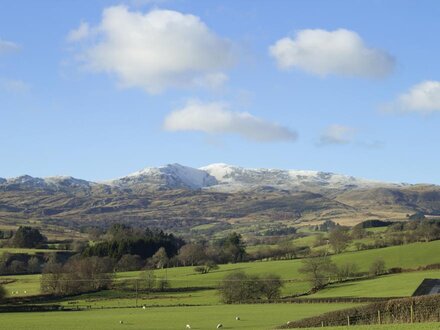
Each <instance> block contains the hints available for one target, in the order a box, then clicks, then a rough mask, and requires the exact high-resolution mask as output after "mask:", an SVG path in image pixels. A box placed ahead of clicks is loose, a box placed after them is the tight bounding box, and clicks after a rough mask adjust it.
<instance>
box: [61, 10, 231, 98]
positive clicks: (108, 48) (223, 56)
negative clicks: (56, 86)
mask: <svg viewBox="0 0 440 330" xmlns="http://www.w3.org/2000/svg"><path fill="white" fill-rule="evenodd" d="M90 29H92V30H93V31H94V33H92V34H90V33H89V32H90ZM87 37H90V38H88V39H89V40H87V41H88V42H87V43H86V44H87V46H85V48H84V49H82V50H79V55H80V56H79V57H80V58H81V61H82V63H83V64H84V65H85V67H86V68H88V69H89V70H91V71H95V72H103V73H109V74H112V75H114V76H116V78H117V79H118V82H119V85H120V86H122V87H140V88H143V89H144V90H146V91H147V92H149V93H158V92H161V91H163V90H165V89H168V88H176V87H177V88H188V87H194V86H203V87H215V86H218V85H221V84H222V83H224V82H225V81H226V80H227V75H226V73H225V70H226V69H228V68H229V67H230V66H231V65H233V63H234V60H235V56H234V54H233V45H232V43H231V42H230V41H229V40H227V39H224V38H221V37H219V36H217V35H216V34H215V33H214V32H213V31H211V30H210V29H209V28H208V26H207V25H206V24H205V23H204V22H203V21H202V20H201V19H200V18H199V17H197V16H194V15H188V14H183V13H180V12H177V11H172V10H159V9H156V10H152V11H150V12H147V13H142V12H139V11H130V10H129V9H128V8H127V7H124V6H115V7H109V8H106V9H105V10H104V11H103V15H102V21H101V22H100V24H99V25H98V26H96V27H90V26H89V25H88V23H86V22H83V23H82V24H81V25H80V27H79V28H78V29H76V30H73V31H71V33H70V34H69V36H68V39H70V40H72V41H75V40H83V39H87Z"/></svg>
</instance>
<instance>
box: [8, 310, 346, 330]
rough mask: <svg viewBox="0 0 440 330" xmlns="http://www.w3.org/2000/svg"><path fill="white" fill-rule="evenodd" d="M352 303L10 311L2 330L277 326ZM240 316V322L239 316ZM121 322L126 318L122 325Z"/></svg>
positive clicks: (247, 327)
mask: <svg viewBox="0 0 440 330" xmlns="http://www.w3.org/2000/svg"><path fill="white" fill-rule="evenodd" d="M352 306H353V305H351V304H258V305H219V306H198V307H155V308H146V309H141V308H137V309H134V308H121V309H104V310H90V311H79V312H47V313H8V314H2V316H1V328H2V329H15V330H19V329H23V330H24V329H33V330H39V329H41V330H50V329H57V330H58V329H63V330H70V329H72V330H73V329H81V330H83V329H161V330H162V329H164V330H165V329H173V330H176V329H185V325H186V324H190V325H191V328H192V329H215V328H216V325H217V324H218V323H222V324H223V326H224V329H253V330H259V329H261V330H263V329H273V328H274V327H276V326H278V325H280V324H284V323H286V322H287V321H289V320H290V321H294V320H299V319H302V318H305V317H310V316H314V315H318V314H321V313H325V312H328V311H333V310H338V309H343V308H349V307H352ZM236 316H239V317H240V321H236V320H235V317H236ZM119 321H123V324H120V323H119Z"/></svg>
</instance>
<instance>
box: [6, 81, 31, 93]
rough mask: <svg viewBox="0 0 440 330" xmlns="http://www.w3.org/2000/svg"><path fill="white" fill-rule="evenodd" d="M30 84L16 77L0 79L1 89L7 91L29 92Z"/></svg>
mask: <svg viewBox="0 0 440 330" xmlns="http://www.w3.org/2000/svg"><path fill="white" fill-rule="evenodd" d="M29 88H30V86H29V85H28V84H27V83H26V82H24V81H22V80H16V79H2V80H0V89H2V90H4V91H7V92H14V93H21V92H27V91H28V90H29Z"/></svg>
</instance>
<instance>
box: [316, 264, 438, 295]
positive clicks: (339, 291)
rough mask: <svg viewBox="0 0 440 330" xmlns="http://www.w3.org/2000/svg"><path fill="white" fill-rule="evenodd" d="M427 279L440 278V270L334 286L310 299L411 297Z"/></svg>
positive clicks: (382, 277) (381, 277)
mask: <svg viewBox="0 0 440 330" xmlns="http://www.w3.org/2000/svg"><path fill="white" fill-rule="evenodd" d="M425 278H440V270H435V271H422V272H411V273H401V274H393V275H385V276H380V277H377V278H373V279H368V280H362V281H355V282H347V283H338V284H332V285H329V286H328V287H326V288H325V289H323V290H320V291H319V292H317V293H315V294H313V295H311V296H308V297H314V298H328V297H403V296H410V295H412V294H413V292H414V291H415V289H416V288H417V287H418V286H419V284H420V283H421V282H422V280H423V279H425Z"/></svg>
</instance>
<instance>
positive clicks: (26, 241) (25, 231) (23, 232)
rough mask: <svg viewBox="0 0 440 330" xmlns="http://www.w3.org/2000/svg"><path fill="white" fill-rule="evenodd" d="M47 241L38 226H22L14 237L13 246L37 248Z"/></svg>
mask: <svg viewBox="0 0 440 330" xmlns="http://www.w3.org/2000/svg"><path fill="white" fill-rule="evenodd" d="M45 241H46V237H44V236H43V235H42V234H41V233H40V231H39V230H38V229H36V228H31V227H26V226H25V227H23V226H20V227H19V228H18V229H17V231H16V232H15V234H14V236H13V237H12V242H11V244H12V246H13V247H18V248H28V249H29V248H36V247H39V246H41V245H42V244H43V243H44V242H45Z"/></svg>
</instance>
